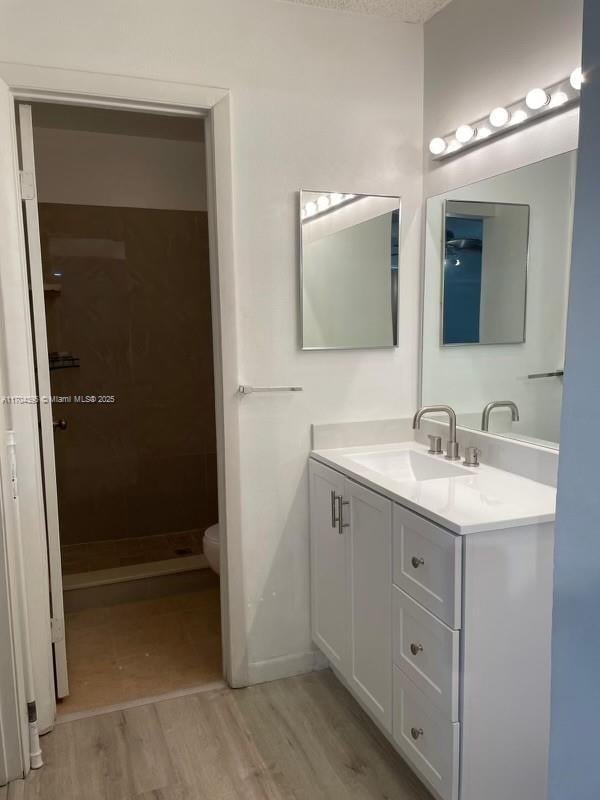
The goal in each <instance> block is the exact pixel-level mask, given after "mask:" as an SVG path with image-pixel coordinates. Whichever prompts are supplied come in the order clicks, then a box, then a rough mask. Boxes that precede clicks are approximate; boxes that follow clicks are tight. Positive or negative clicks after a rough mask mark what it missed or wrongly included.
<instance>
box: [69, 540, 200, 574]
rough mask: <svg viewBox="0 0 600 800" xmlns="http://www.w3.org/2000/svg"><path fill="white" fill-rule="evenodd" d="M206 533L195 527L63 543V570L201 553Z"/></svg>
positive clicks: (72, 570) (143, 561)
mask: <svg viewBox="0 0 600 800" xmlns="http://www.w3.org/2000/svg"><path fill="white" fill-rule="evenodd" d="M203 535H204V531H199V530H194V531H183V532H180V533H162V534H157V535H155V536H138V537H135V538H131V539H109V540H105V541H102V542H86V543H84V544H67V545H63V546H62V547H61V548H60V550H61V556H62V571H63V574H64V575H73V574H75V573H79V572H91V571H93V570H97V569H112V568H113V567H126V566H129V565H131V564H147V563H149V562H151V561H165V560H166V559H169V558H181V557H182V556H192V555H200V554H201V553H202V537H203Z"/></svg>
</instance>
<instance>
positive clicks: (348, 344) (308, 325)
mask: <svg viewBox="0 0 600 800" xmlns="http://www.w3.org/2000/svg"><path fill="white" fill-rule="evenodd" d="M300 215H301V220H300V223H301V305H302V309H301V320H302V348H303V349H304V350H316V349H319V350H320V349H350V348H375V347H393V346H395V345H397V343H398V342H397V326H398V319H397V317H398V251H399V236H400V199H399V198H398V197H381V196H376V195H361V194H342V193H341V192H312V191H302V192H300Z"/></svg>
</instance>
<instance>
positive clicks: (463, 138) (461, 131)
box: [454, 125, 476, 144]
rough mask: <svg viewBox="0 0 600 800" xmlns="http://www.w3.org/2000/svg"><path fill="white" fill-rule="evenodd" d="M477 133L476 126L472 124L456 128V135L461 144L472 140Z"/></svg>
mask: <svg viewBox="0 0 600 800" xmlns="http://www.w3.org/2000/svg"><path fill="white" fill-rule="evenodd" d="M475 133H476V131H475V128H473V127H472V126H471V125H460V126H459V127H458V128H457V129H456V133H455V134H454V135H455V136H456V138H457V139H458V141H459V142H460V143H461V144H466V143H467V142H470V141H471V139H472V138H473V137H474V136H475Z"/></svg>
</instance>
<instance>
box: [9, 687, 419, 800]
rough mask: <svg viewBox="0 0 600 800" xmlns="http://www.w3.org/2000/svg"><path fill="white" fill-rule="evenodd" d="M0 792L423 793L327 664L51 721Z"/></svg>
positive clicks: (191, 795) (321, 799)
mask: <svg viewBox="0 0 600 800" xmlns="http://www.w3.org/2000/svg"><path fill="white" fill-rule="evenodd" d="M42 744H43V751H44V760H45V764H46V765H45V767H43V768H42V769H41V770H39V771H37V772H34V773H32V774H30V776H29V777H28V778H27V780H26V781H21V782H19V783H17V784H12V785H11V788H10V790H9V791H8V792H7V793H6V794H5V795H3V794H2V790H0V798H2V800H4V798H5V796H6V797H7V798H8V800H34V799H35V800H346V799H347V800H431V796H430V795H429V794H428V793H427V792H426V791H425V789H424V788H423V787H422V786H421V784H420V783H419V782H418V781H417V779H416V778H415V777H414V775H413V774H412V773H411V772H410V770H409V769H408V767H407V766H405V764H404V763H403V762H402V760H401V758H400V757H399V756H398V755H397V754H396V753H395V752H394V750H393V749H392V747H391V746H390V745H389V743H388V742H387V741H386V740H385V739H384V737H383V736H382V735H381V734H380V733H379V731H378V730H377V729H376V728H375V726H374V725H373V724H372V723H371V722H370V720H369V719H368V718H367V717H366V715H365V714H364V713H363V712H362V711H361V710H360V708H359V707H358V706H357V705H356V703H355V702H354V700H353V699H352V698H351V697H350V695H349V694H348V693H347V692H346V690H345V689H343V688H342V686H341V685H340V684H339V683H338V682H337V680H336V679H335V678H334V676H333V675H332V674H331V673H330V672H329V671H325V672H318V673H311V674H309V675H303V676H301V677H298V678H289V679H287V680H282V681H276V682H274V683H269V684H263V685H261V686H253V687H250V688H249V689H242V690H237V691H236V690H230V689H225V690H219V691H212V692H205V693H201V694H196V695H191V696H187V697H181V698H177V699H170V700H164V701H162V702H158V703H153V704H149V705H146V706H140V707H137V708H130V709H127V710H125V711H119V712H113V713H111V714H106V715H104V716H97V717H88V718H86V719H81V720H77V721H74V722H68V723H64V724H61V725H58V726H57V727H56V729H55V730H54V731H53V732H52V733H50V734H48V735H47V736H45V737H44V738H43V740H42Z"/></svg>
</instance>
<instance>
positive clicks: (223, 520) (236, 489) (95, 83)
mask: <svg viewBox="0 0 600 800" xmlns="http://www.w3.org/2000/svg"><path fill="white" fill-rule="evenodd" d="M0 79H2V80H3V81H4V82H5V83H6V84H7V85H8V87H9V90H10V93H11V95H12V97H13V100H14V101H15V102H18V101H22V102H51V103H62V104H69V105H84V106H92V107H97V108H111V109H116V110H122V111H145V112H149V113H152V112H154V113H159V114H171V115H185V116H194V117H202V118H204V119H205V120H206V124H205V130H206V160H207V190H208V224H209V248H210V278H211V301H212V325H213V342H214V345H213V346H214V366H215V406H216V423H217V472H218V489H219V523H220V529H221V565H222V569H221V599H222V603H221V607H222V611H221V614H222V630H223V634H222V639H223V667H224V675H225V679H226V680H227V682H228V683H229V685H230V686H232V687H241V686H246V685H248V647H247V641H246V640H247V634H246V631H247V626H246V602H245V597H244V580H243V563H242V532H241V497H240V435H239V415H238V394H237V389H238V384H239V380H238V353H237V329H236V328H237V325H236V321H237V320H236V305H237V304H236V285H235V284H236V281H235V258H234V255H235V254H234V217H233V210H234V209H233V177H232V145H231V95H230V92H229V90H228V89H224V88H217V87H207V86H202V85H199V84H193V83H173V82H166V81H156V80H148V79H145V78H136V77H128V76H120V75H111V74H106V73H90V72H82V71H76V70H64V69H56V68H51V67H37V66H31V65H26V64H16V63H9V62H0ZM13 114H14V108H13ZM12 128H13V133H14V135H15V143H14V144H15V146H16V129H15V120H14V119H13V124H12ZM4 193H9V194H12V197H11V201H12V202H14V194H15V193H17V195H18V207H19V212H20V209H21V198H20V193H19V176H18V165H16V164H15V179H14V181H13V182H11V185H10V186H2V185H0V195H2V194H4ZM19 222H20V229H19V232H18V235H19V240H20V241H19V262H20V263H19V264H18V265H15V263H14V261H15V248H14V242H12V245H13V246H12V247H11V248H10V249H9V247H8V246H6V249H5V251H4V252H3V248H5V243H4V242H0V297H2V299H3V302H4V304H5V308H6V307H13V308H16V309H17V313H16V314H15V317H16V319H15V318H12V319H9V320H6V324H4V325H3V326H2V328H0V337H1V338H2V339H3V340H4V341H3V344H4V352H5V353H6V354H7V356H6V363H5V364H3V365H1V369H2V377H3V378H4V381H3V382H4V384H5V386H6V387H7V388H6V393H7V394H18V395H23V394H26V395H31V396H34V395H35V394H36V389H35V372H34V361H33V343H32V329H31V319H30V314H29V308H28V304H26V303H25V302H24V301H25V299H26V298H27V296H28V287H27V263H26V256H25V253H26V250H25V241H24V231H23V225H22V218H21V219H20V220H19ZM9 244H10V243H9ZM3 256H4V257H3ZM24 305H27V308H23V306H24ZM0 344H2V342H0ZM32 411H34V412H35V411H36V409H35V407H32ZM22 418H23V419H24V430H23V431H21V440H22V441H25V440H28V442H29V445H30V447H29V451H30V453H29V455H30V459H29V461H28V462H25V461H24V460H23V458H21V459H20V463H21V464H22V465H23V464H24V466H23V467H22V468H23V470H24V471H26V472H28V473H33V472H36V475H30V476H28V477H30V478H31V486H29V482H24V481H23V480H21V484H20V485H21V502H22V505H23V507H24V508H28V509H29V513H30V518H29V519H30V522H31V523H32V525H31V527H30V529H28V532H29V530H32V531H34V533H35V536H36V537H37V539H38V540H39V536H40V531H43V532H44V541H45V518H44V510H43V503H42V496H41V459H40V450H39V436H38V432H37V413H35V414H33V413H29V414H28V415H22ZM32 443H35V447H33V446H31V445H32ZM34 451H35V452H34ZM24 483H26V484H27V485H25V486H24ZM23 527H25V525H24V526H23ZM24 544H25V554H24V558H25V561H26V574H27V582H28V586H27V594H28V601H29V608H30V614H31V617H32V619H34V620H36V619H37V621H38V625H37V631H32V640H33V641H32V643H31V645H32V659H33V663H34V673H35V683H36V700H37V702H38V714H39V718H40V728H41V730H42V731H44V730H49V729H50V728H51V727H52V726H53V724H54V717H55V712H56V705H55V698H54V677H53V675H52V674H51V673H49V671H51V669H52V660H51V658H49V652H50V651H51V644H50V619H49V607H48V602H47V601H46V603H45V604H44V602H43V600H42V596H43V594H44V593H45V595H46V598H47V597H48V595H49V583H48V571H47V560H46V558H45V554H43V555H40V554H39V553H38V555H37V556H35V555H34V552H35V550H36V548H35V547H31V546H30V547H27V546H26V544H27V543H24ZM37 549H38V550H39V541H38V548H37ZM12 566H13V565H11V564H9V570H10V569H11V568H12ZM36 633H37V634H38V635H36ZM50 692H51V695H52V696H48V695H49V693H50Z"/></svg>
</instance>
